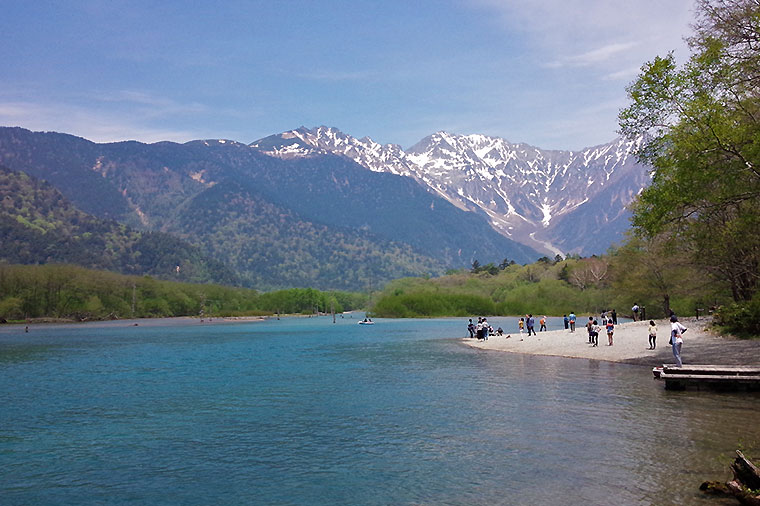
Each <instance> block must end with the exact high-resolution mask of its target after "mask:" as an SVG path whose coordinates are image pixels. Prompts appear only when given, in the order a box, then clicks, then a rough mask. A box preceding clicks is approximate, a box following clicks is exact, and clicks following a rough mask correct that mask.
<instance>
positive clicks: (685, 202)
mask: <svg viewBox="0 0 760 506" xmlns="http://www.w3.org/2000/svg"><path fill="white" fill-rule="evenodd" d="M758 41H760V2H758V1H757V0H700V1H698V2H697V22H696V24H695V34H694V36H693V37H692V38H690V39H689V40H688V42H689V46H690V48H691V50H692V55H691V58H690V59H689V61H688V62H687V63H686V64H685V65H683V66H682V67H679V66H678V65H677V64H676V62H675V59H674V57H673V55H672V53H671V54H669V55H667V56H665V57H657V58H655V59H654V60H653V61H652V62H649V63H646V64H645V65H644V66H643V67H642V73H641V75H640V76H639V77H638V79H637V80H636V81H635V82H634V83H633V84H632V85H631V86H630V87H629V88H628V95H629V97H630V99H631V105H630V106H629V107H627V108H626V109H624V110H622V111H621V112H620V115H619V120H620V126H621V129H622V132H623V133H624V134H625V135H626V136H627V137H629V138H631V139H644V140H643V141H642V145H641V149H640V152H639V154H640V158H641V159H642V160H643V161H644V162H647V163H649V164H651V166H652V167H653V172H652V175H653V180H652V184H651V185H650V186H649V187H648V188H647V189H646V190H644V191H643V192H642V194H641V195H640V197H639V199H638V201H637V202H636V203H635V205H634V206H633V213H634V216H633V226H634V230H635V232H636V233H637V234H638V235H639V236H642V237H648V238H650V239H651V238H655V237H657V236H658V235H661V234H664V237H666V238H667V239H668V241H669V243H670V247H672V248H686V249H688V250H689V251H691V252H692V256H691V258H692V260H693V261H694V262H696V263H697V265H699V266H700V267H701V268H702V269H703V270H704V272H706V273H707V274H708V275H710V276H712V277H713V279H716V280H720V281H725V282H727V283H728V284H729V287H730V290H731V293H732V296H733V298H734V300H736V301H747V300H750V299H751V298H752V296H753V294H754V293H755V292H756V291H757V288H758V282H759V281H760V270H759V267H760V234H757V233H756V231H757V230H758V227H759V226H760V167H759V165H758V163H759V162H760V43H758Z"/></svg>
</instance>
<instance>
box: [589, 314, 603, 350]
mask: <svg viewBox="0 0 760 506" xmlns="http://www.w3.org/2000/svg"><path fill="white" fill-rule="evenodd" d="M601 331H602V327H600V326H599V322H597V321H596V320H594V321H593V322H592V327H591V345H592V347H594V346H599V332H601Z"/></svg>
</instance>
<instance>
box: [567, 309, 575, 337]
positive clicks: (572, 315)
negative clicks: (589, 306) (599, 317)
mask: <svg viewBox="0 0 760 506" xmlns="http://www.w3.org/2000/svg"><path fill="white" fill-rule="evenodd" d="M568 318H570V332H575V311H570V315H569V316H568Z"/></svg>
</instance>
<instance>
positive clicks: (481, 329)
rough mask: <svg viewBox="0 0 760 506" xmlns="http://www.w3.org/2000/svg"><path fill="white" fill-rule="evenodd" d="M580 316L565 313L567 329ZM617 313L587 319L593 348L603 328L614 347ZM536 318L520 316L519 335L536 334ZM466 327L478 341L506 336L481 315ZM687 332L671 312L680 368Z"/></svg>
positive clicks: (652, 333)
mask: <svg viewBox="0 0 760 506" xmlns="http://www.w3.org/2000/svg"><path fill="white" fill-rule="evenodd" d="M634 308H636V310H634V311H633V314H634V318H636V317H638V315H639V308H638V305H637V304H636V305H634ZM576 320H577V317H576V315H575V312H573V311H571V312H570V314H568V315H563V321H564V324H565V329H569V330H570V332H575V323H576ZM600 320H601V322H602V323H601V324H599V321H600ZM617 323H618V322H617V312H616V311H615V310H614V309H613V310H611V311H606V310H605V311H602V312H601V314H600V318H599V320H597V319H596V318H594V317H593V316H589V318H588V322H586V331H587V333H588V344H590V345H591V346H592V347H595V346H599V334H600V333H601V332H602V329H604V331H605V332H606V334H607V343H608V344H607V346H612V345H613V344H614V339H613V336H614V334H615V326H616V325H617ZM535 325H536V324H535V319H534V318H533V315H532V314H528V315H526V316H524V317H521V318H520V320H519V321H518V323H517V326H518V330H519V331H520V335H522V334H523V333H524V332H525V331H527V332H528V336H531V335H537V334H536V330H535ZM539 325H540V328H539V332H541V331H545V330H546V316H543V317H541V318H540V319H539ZM467 330H468V331H469V333H470V337H471V338H477V339H479V340H488V336H494V335H495V336H502V335H504V331H503V329H502V328H501V327H499V328H497V329H496V330H494V329H493V327H491V325H490V324H489V323H488V320H487V319H486V318H484V317H480V318H478V323H477V324H474V323H473V322H472V319H470V322H469V324H468V325H467ZM648 332H649V348H648V349H650V350H654V349H656V348H657V324H656V323H655V322H654V320H649V328H648ZM684 332H686V327H684V326H683V325H682V324H681V323H680V322H679V321H678V317H676V315H675V313H673V312H672V311H671V314H670V343H669V344H670V345H671V346H672V347H673V357H674V358H675V361H676V365H677V366H678V367H681V366H682V365H683V364H682V360H681V347H682V345H683V333H684ZM507 337H511V336H507Z"/></svg>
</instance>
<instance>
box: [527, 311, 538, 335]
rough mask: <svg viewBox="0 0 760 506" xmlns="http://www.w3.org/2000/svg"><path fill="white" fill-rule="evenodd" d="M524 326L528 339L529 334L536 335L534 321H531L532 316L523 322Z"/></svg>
mask: <svg viewBox="0 0 760 506" xmlns="http://www.w3.org/2000/svg"><path fill="white" fill-rule="evenodd" d="M525 326H526V327H528V337H530V334H531V332H532V333H533V335H534V336H535V335H536V320H534V319H533V315H532V314H529V315H528V319H527V320H525Z"/></svg>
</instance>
